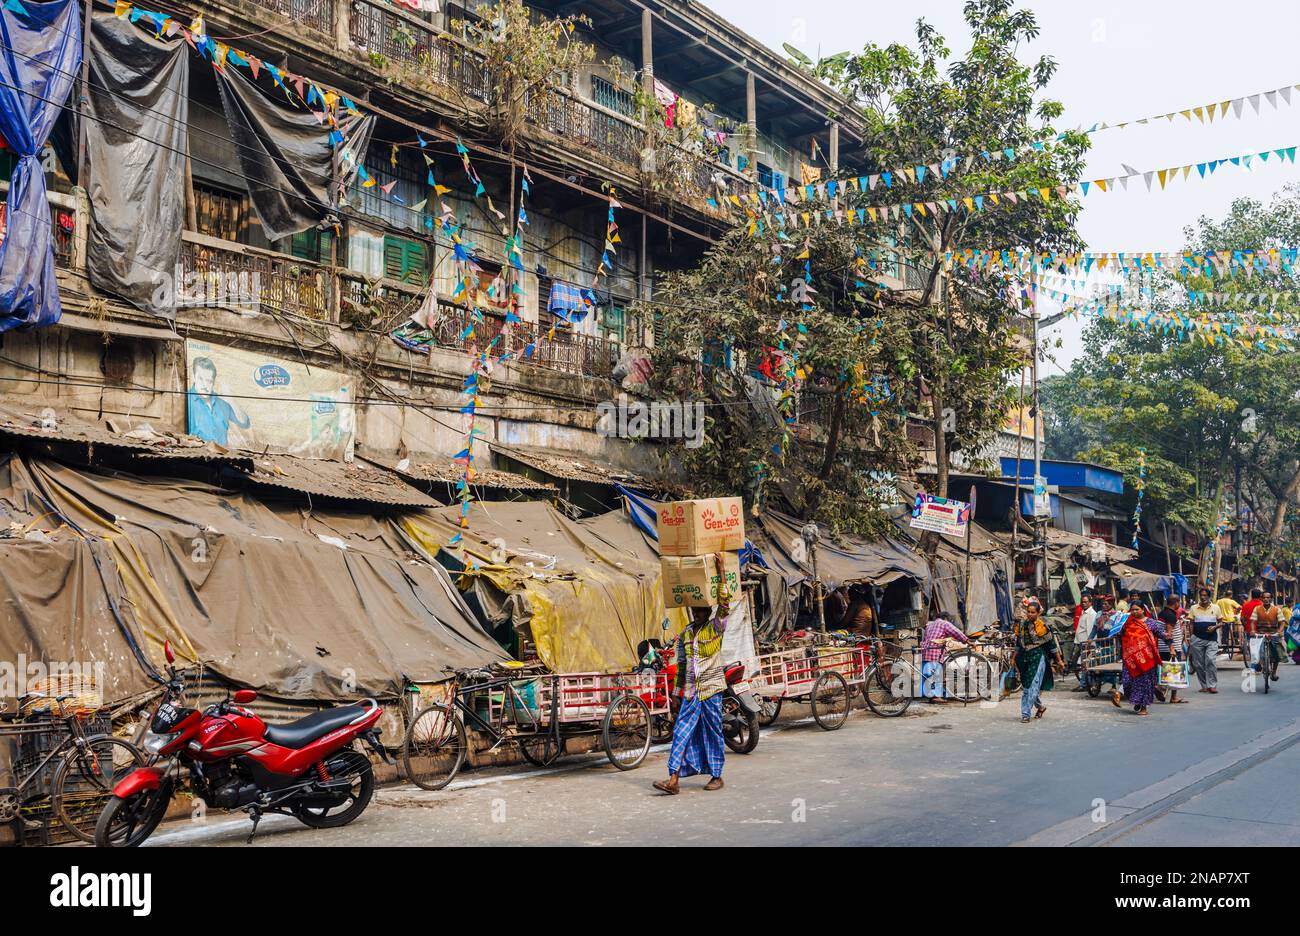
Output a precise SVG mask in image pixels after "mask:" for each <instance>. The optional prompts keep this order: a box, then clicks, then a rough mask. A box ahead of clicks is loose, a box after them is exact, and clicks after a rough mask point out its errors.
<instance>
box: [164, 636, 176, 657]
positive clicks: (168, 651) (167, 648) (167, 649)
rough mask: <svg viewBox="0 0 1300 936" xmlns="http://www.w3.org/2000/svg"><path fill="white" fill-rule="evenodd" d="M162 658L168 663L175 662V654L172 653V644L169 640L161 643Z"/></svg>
mask: <svg viewBox="0 0 1300 936" xmlns="http://www.w3.org/2000/svg"><path fill="white" fill-rule="evenodd" d="M163 656H165V657H166V658H167V662H168V663H175V662H176V654H175V653H173V652H172V642H171V641H170V640H164V641H163Z"/></svg>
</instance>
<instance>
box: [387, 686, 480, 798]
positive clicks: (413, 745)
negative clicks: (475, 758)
mask: <svg viewBox="0 0 1300 936" xmlns="http://www.w3.org/2000/svg"><path fill="white" fill-rule="evenodd" d="M468 750H469V743H468V742H467V741H466V739H465V725H464V723H463V722H462V721H461V720H460V717H459V716H458V715H457V714H456V712H455V710H454V709H452V708H449V707H448V706H446V705H430V706H429V707H428V708H426V709H424V710H423V711H422V712H420V714H418V715H416V716H415V718H414V719H412V721H411V725H410V727H409V728H407V729H406V737H405V738H403V739H402V768H403V769H404V770H405V771H406V779H408V780H410V781H411V782H412V783H414V784H415V785H416V786H418V787H419V788H420V789H422V790H441V789H442V788H443V787H445V786H446V785H447V784H449V783H451V781H452V779H453V778H454V777H455V776H456V774H457V773H458V772H459V771H460V768H461V766H462V765H463V764H464V763H465V755H466V754H467V753H468Z"/></svg>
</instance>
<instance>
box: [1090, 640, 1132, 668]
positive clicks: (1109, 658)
mask: <svg viewBox="0 0 1300 936" xmlns="http://www.w3.org/2000/svg"><path fill="white" fill-rule="evenodd" d="M1122 660H1123V654H1122V652H1121V650H1120V645H1119V638H1118V637H1102V638H1099V639H1097V640H1094V641H1092V643H1090V644H1088V646H1087V649H1085V650H1084V651H1083V653H1082V655H1080V657H1079V665H1080V666H1082V667H1083V668H1084V669H1095V668H1097V667H1099V666H1108V665H1110V664H1112V663H1119V662H1121V661H1122Z"/></svg>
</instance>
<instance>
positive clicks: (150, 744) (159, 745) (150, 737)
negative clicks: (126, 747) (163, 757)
mask: <svg viewBox="0 0 1300 936" xmlns="http://www.w3.org/2000/svg"><path fill="white" fill-rule="evenodd" d="M179 734H180V732H176V734H155V733H154V732H152V731H151V732H149V733H148V734H147V735H145V736H144V742H143V745H142V746H143V747H144V749H145V752H146V753H148V754H153V755H158V754H161V753H162V749H163V748H165V747H166V746H167V745H169V744H171V743H172V742H173V741H174V740H176V737H177V735H179Z"/></svg>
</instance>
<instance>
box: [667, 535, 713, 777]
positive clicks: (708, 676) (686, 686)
mask: <svg viewBox="0 0 1300 936" xmlns="http://www.w3.org/2000/svg"><path fill="white" fill-rule="evenodd" d="M717 566H718V577H719V583H718V604H717V607H714V608H692V609H691V623H689V624H688V625H686V629H685V630H683V631H682V633H681V635H680V636H678V638H677V681H676V685H675V687H674V691H675V694H676V695H677V696H678V697H679V698H680V699H681V707H680V708H679V709H678V711H677V718H676V720H675V721H674V722H673V744H672V748H671V749H670V750H669V752H668V779H667V780H656V781H655V782H654V788H655V789H656V790H660V791H662V792H664V793H667V794H669V795H676V794H677V793H680V792H681V789H680V787H679V786H678V783H679V781H680V779H681V778H682V777H693V776H695V775H696V774H702V773H706V772H707V773H708V775H709V782H708V783H706V784H705V785H704V789H706V790H708V791H710V792H712V791H713V790H721V789H722V762H723V758H724V756H725V755H724V750H723V739H722V692H723V690H724V689H726V687H727V684H726V674H725V673H724V671H723V670H724V667H725V664H724V663H723V660H722V634H723V631H725V630H726V628H727V618H728V616H729V615H730V613H731V605H730V602H729V597H730V596H728V595H727V594H726V592H725V590H724V589H725V585H726V581H727V578H726V571H725V569H724V566H723V563H722V557H721V556H718V557H717Z"/></svg>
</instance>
